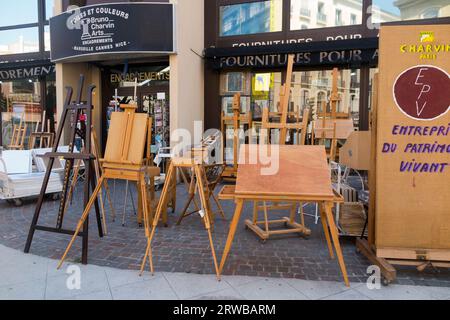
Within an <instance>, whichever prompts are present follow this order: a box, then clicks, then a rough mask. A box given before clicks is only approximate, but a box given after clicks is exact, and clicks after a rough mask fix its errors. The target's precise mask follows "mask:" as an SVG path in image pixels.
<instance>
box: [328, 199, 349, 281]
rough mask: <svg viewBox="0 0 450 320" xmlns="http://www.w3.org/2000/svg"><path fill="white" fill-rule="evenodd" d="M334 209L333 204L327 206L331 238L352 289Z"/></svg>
mask: <svg viewBox="0 0 450 320" xmlns="http://www.w3.org/2000/svg"><path fill="white" fill-rule="evenodd" d="M332 207H333V203H326V204H325V214H326V218H327V221H328V224H329V226H330V232H331V237H332V238H333V243H334V248H335V250H336V255H337V257H338V262H339V266H340V267H341V271H342V275H343V276H344V282H345V285H346V286H347V287H350V282H349V281H348V276H347V268H346V267H345V262H344V257H343V255H342V250H341V245H340V244H339V234H338V230H337V227H336V224H335V223H334V219H333V213H332V210H331V208H332Z"/></svg>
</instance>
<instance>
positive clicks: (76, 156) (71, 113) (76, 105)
mask: <svg viewBox="0 0 450 320" xmlns="http://www.w3.org/2000/svg"><path fill="white" fill-rule="evenodd" d="M83 84H84V76H83V75H81V76H80V81H79V85H78V93H77V98H76V101H75V102H72V103H71V100H72V94H73V89H72V88H70V87H68V88H66V90H67V94H66V101H65V103H64V108H63V112H62V115H61V121H60V123H59V127H58V131H57V134H56V140H55V143H54V145H53V150H52V152H50V153H47V154H45V155H44V157H46V158H49V164H48V166H47V171H46V173H45V177H44V181H43V184H42V189H41V193H40V195H39V199H38V202H37V205H36V210H35V213H34V216H33V220H32V222H31V226H30V231H29V233H28V238H27V242H26V245H25V249H24V251H25V253H29V252H30V247H31V243H32V241H33V236H34V233H35V231H36V230H40V231H46V232H53V233H59V234H66V235H73V236H74V238H76V237H77V236H80V237H82V259H81V261H82V263H83V264H86V263H87V257H88V241H89V235H88V231H89V220H88V219H85V220H83V222H82V223H80V224H79V225H78V226H77V231H72V230H67V229H63V220H64V214H65V208H66V202H67V191H68V186H69V183H70V181H69V180H70V179H69V177H70V175H71V173H72V171H73V166H74V162H75V161H76V160H81V161H84V165H85V168H86V169H85V170H86V174H85V176H86V177H85V181H84V196H83V204H84V207H85V208H87V207H88V201H89V198H90V188H94V187H95V183H96V181H95V176H94V174H93V173H94V165H93V162H92V160H94V156H93V155H92V154H91V153H90V150H91V139H90V137H91V125H92V108H93V107H92V92H93V91H94V89H95V86H93V85H91V86H89V88H88V90H87V94H86V95H87V103H83V102H81V95H82V90H83ZM82 113H84V114H85V115H86V124H85V125H84V124H82V123H81V121H80V115H81V114H82ZM68 119H70V121H71V122H70V127H71V129H70V142H69V152H57V150H58V145H59V143H60V141H61V138H62V134H63V129H64V127H65V124H66V121H67V120H68ZM78 124H80V127H85V131H84V132H83V131H80V130H79V129H78ZM77 134H78V135H79V136H80V137H81V138H82V140H83V142H84V146H85V148H84V150H83V151H82V152H80V153H74V152H73V151H74V146H75V137H76V135H77ZM56 158H64V159H65V160H66V167H65V177H64V183H63V192H62V196H61V200H60V204H59V211H58V217H57V223H56V227H54V228H53V227H48V226H40V225H38V221H39V216H40V213H41V209H42V204H43V202H44V197H45V193H46V190H47V186H48V182H49V179H50V174H51V172H52V169H53V166H54V163H55V159H56ZM93 202H94V201H93ZM93 202H92V203H91V205H90V206H89V209H90V208H91V206H92V204H93ZM95 213H96V218H97V227H98V233H99V236H100V237H103V228H102V222H101V217H100V210H99V206H98V202H97V201H95Z"/></svg>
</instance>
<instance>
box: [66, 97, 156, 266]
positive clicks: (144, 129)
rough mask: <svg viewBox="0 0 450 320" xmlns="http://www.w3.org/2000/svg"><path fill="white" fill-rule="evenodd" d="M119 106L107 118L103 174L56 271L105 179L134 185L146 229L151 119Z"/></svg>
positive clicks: (131, 107)
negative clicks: (108, 123) (121, 109)
mask: <svg viewBox="0 0 450 320" xmlns="http://www.w3.org/2000/svg"><path fill="white" fill-rule="evenodd" d="M121 107H122V108H123V109H124V112H114V113H113V114H112V116H111V126H110V130H109V137H108V142H107V144H106V151H105V158H104V159H102V160H101V162H102V164H103V174H102V176H101V177H100V179H99V181H98V184H97V187H96V188H95V190H94V192H93V193H92V196H91V198H90V200H89V202H88V203H87V205H86V208H85V210H84V212H83V215H82V216H81V218H80V221H79V222H78V226H77V229H76V231H75V234H74V236H73V237H72V240H71V241H70V243H69V245H68V246H67V249H66V251H65V252H64V255H63V256H62V258H61V261H60V263H59V265H58V268H60V267H61V266H62V264H63V263H64V260H65V259H66V257H67V254H68V253H69V251H70V249H71V247H72V245H73V243H74V242H75V239H76V235H77V234H78V232H80V230H81V227H82V225H83V224H84V221H86V220H87V219H88V217H89V212H90V209H91V207H92V205H93V203H94V202H95V201H96V199H97V197H98V194H99V192H100V190H102V188H103V186H104V183H105V182H107V181H108V179H118V180H125V181H134V182H136V183H137V186H138V191H139V192H138V193H139V202H140V205H141V206H142V207H141V208H142V210H140V213H139V217H138V220H141V221H142V220H143V222H144V225H145V230H146V233H147V231H148V230H149V228H148V225H149V224H150V222H151V214H152V206H151V204H150V205H149V202H148V200H149V197H148V193H147V186H146V181H145V179H146V177H148V176H149V177H151V178H154V177H155V176H156V175H159V168H155V167H149V163H150V143H151V127H152V125H151V123H152V120H151V118H149V117H148V115H147V114H143V113H136V106H134V105H122V106H121ZM145 147H147V154H146V157H145V158H144V150H145ZM151 180H152V179H151ZM152 186H154V183H153V184H152V183H151V187H152ZM150 201H151V199H150Z"/></svg>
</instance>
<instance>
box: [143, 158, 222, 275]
mask: <svg viewBox="0 0 450 320" xmlns="http://www.w3.org/2000/svg"><path fill="white" fill-rule="evenodd" d="M177 168H189V169H193V175H195V178H196V179H195V181H196V185H197V189H198V193H199V196H200V202H201V210H200V211H199V213H200V216H201V217H202V219H203V222H204V224H205V228H206V230H207V232H208V237H209V243H210V246H211V252H212V257H213V262H214V267H215V270H216V274H217V278H218V279H220V274H219V267H218V263H217V257H216V252H215V249H214V243H213V239H212V233H211V216H212V213H211V206H210V202H209V194H208V193H209V191H208V190H209V189H208V181H207V179H206V174H205V168H204V166H203V164H202V159H201V158H192V157H191V155H188V156H185V157H175V158H173V159H172V161H171V162H170V165H169V169H168V171H167V176H166V182H165V183H164V187H163V189H162V192H161V198H160V200H159V203H158V206H157V208H156V213H155V216H154V218H153V223H152V226H151V230H150V225H147V226H146V227H147V228H148V229H147V232H146V234H147V248H146V250H145V255H144V258H143V261H142V265H141V274H142V273H143V272H144V269H145V264H146V262H147V258H148V259H149V263H150V270H151V272H152V273H153V272H154V269H153V257H152V249H151V245H152V240H153V237H154V235H155V231H156V228H157V227H158V222H159V219H160V217H161V214H162V212H163V209H164V206H165V205H166V203H167V201H168V198H169V197H170V185H171V181H172V179H174V178H175V177H176V171H177ZM193 178H194V177H193Z"/></svg>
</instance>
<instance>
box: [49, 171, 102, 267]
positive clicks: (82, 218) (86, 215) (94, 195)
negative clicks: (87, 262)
mask: <svg viewBox="0 0 450 320" xmlns="http://www.w3.org/2000/svg"><path fill="white" fill-rule="evenodd" d="M102 184H103V177H102V178H100V181H99V183H98V185H97V187H96V188H95V190H94V192H93V194H92V196H91V199H89V202H88V204H87V206H86V208H85V209H84V212H83V215H82V216H81V218H80V221H78V225H77V228H76V230H75V233H74V235H73V237H72V239H71V240H70V243H69V245H68V246H67V249H66V251H65V252H64V255H63V256H62V258H61V261H60V262H59V264H58V269H60V268H61V266H62V264H63V263H64V260H65V259H66V257H67V254H68V253H69V251H70V249H71V248H72V246H73V243H74V242H75V239H76V238H77V236H78V234H79V233H80V231H81V228H82V227H83V225H84V222H85V221H86V219H87V217H88V216H89V211H90V210H91V208H92V205H93V204H94V202H95V200H96V199H97V196H98V193H99V192H100V190H101V188H102Z"/></svg>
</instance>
